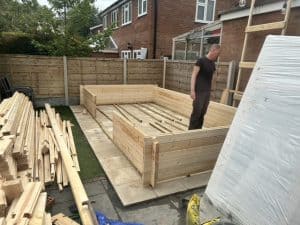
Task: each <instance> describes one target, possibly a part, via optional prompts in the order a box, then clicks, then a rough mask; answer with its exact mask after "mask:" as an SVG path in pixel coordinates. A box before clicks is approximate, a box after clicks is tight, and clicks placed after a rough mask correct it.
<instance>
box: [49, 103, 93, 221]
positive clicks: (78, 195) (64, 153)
mask: <svg viewBox="0 0 300 225" xmlns="http://www.w3.org/2000/svg"><path fill="white" fill-rule="evenodd" d="M45 107H46V111H47V114H48V117H49V121H50V124H51V126H52V129H53V132H54V135H55V137H56V140H57V143H58V145H59V149H60V155H61V157H62V160H63V164H64V166H65V168H66V172H67V175H68V178H69V182H70V185H71V189H72V192H73V196H74V198H75V202H76V205H77V208H78V211H79V214H80V218H81V221H82V223H83V224H84V225H92V224H94V225H96V224H97V220H96V219H95V216H94V214H93V213H94V212H92V210H91V209H90V208H89V199H88V196H87V194H86V192H85V190H84V187H83V184H82V182H81V180H80V177H79V174H78V172H77V171H76V169H75V168H74V167H73V161H72V158H71V156H70V154H69V151H68V148H67V145H66V142H65V140H64V139H63V134H62V131H61V129H60V127H59V125H58V123H57V121H56V119H55V114H53V111H52V109H51V107H50V105H49V104H46V105H45Z"/></svg>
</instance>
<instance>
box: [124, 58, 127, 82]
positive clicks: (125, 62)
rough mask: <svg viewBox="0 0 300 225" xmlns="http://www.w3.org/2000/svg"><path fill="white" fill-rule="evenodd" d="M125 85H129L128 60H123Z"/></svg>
mask: <svg viewBox="0 0 300 225" xmlns="http://www.w3.org/2000/svg"><path fill="white" fill-rule="evenodd" d="M123 84H127V59H126V58H124V60H123Z"/></svg>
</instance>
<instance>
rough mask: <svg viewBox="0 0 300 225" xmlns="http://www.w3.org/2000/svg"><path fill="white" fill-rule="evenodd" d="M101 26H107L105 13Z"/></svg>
mask: <svg viewBox="0 0 300 225" xmlns="http://www.w3.org/2000/svg"><path fill="white" fill-rule="evenodd" d="M102 23H103V28H104V29H106V28H107V15H105V16H103V21H102Z"/></svg>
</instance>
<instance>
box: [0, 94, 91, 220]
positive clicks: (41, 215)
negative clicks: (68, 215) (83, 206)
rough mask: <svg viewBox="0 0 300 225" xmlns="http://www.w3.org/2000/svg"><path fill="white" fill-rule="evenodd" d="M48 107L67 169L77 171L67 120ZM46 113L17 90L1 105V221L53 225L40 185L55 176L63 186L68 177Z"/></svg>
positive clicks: (43, 185) (67, 181)
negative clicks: (35, 106) (58, 136)
mask: <svg viewBox="0 0 300 225" xmlns="http://www.w3.org/2000/svg"><path fill="white" fill-rule="evenodd" d="M50 110H51V112H52V113H53V114H52V115H53V118H54V119H55V122H56V124H58V126H57V129H58V130H59V132H61V133H62V136H61V137H60V140H59V141H62V142H64V143H65V144H66V148H65V149H64V154H67V155H68V157H69V158H70V161H69V163H68V169H69V170H70V168H69V167H72V168H71V170H72V171H73V170H74V173H76V174H77V175H78V171H79V164H78V159H77V153H76V148H75V144H74V139H73V134H72V124H71V123H70V121H62V120H61V118H60V115H59V114H58V113H55V111H54V109H51V108H50ZM48 115H49V114H48V113H46V111H45V110H40V111H35V110H34V109H33V105H32V102H30V101H29V99H28V97H26V96H25V95H23V94H21V93H18V92H16V93H15V94H14V95H13V96H12V97H11V98H8V99H5V100H3V101H2V103H1V104H0V225H2V224H7V225H15V224H24V225H25V224H26V225H37V224H41V225H42V224H45V225H48V224H49V225H50V224H52V221H51V215H50V214H48V213H46V211H45V207H46V202H47V193H46V192H43V190H44V188H45V185H48V184H51V183H54V182H55V181H56V183H57V184H58V187H59V189H60V190H62V189H63V187H65V186H67V185H68V183H69V179H68V178H69V177H70V176H68V173H67V168H66V167H65V164H66V163H65V162H64V159H63V157H62V154H61V153H60V151H61V147H60V145H58V140H57V136H56V135H55V132H57V130H56V131H54V130H53V128H52V126H51V123H50V119H49V117H48ZM53 118H52V120H53ZM80 183H81V181H80ZM81 185H82V184H81ZM85 202H88V199H85ZM65 220H67V219H64V221H65Z"/></svg>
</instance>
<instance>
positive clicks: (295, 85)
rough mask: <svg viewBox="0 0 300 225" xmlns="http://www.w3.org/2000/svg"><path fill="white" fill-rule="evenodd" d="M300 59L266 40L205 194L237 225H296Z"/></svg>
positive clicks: (297, 47)
mask: <svg viewBox="0 0 300 225" xmlns="http://www.w3.org/2000/svg"><path fill="white" fill-rule="evenodd" d="M299 53H300V37H288V36H268V37H267V39H266V41H265V43H264V46H263V48H262V50H261V53H260V55H259V58H258V60H257V63H256V66H255V68H254V70H253V73H252V76H251V78H250V80H249V83H248V86H247V88H246V91H245V93H244V96H243V98H242V101H241V103H240V106H239V108H238V110H237V113H236V115H235V118H234V120H233V123H232V125H231V127H230V130H229V132H228V135H227V137H226V140H225V143H224V145H223V148H222V150H221V153H220V155H219V158H218V160H217V163H216V166H215V169H214V171H213V174H212V176H211V179H210V181H209V184H208V187H207V189H206V195H207V197H208V198H209V199H210V200H211V202H212V203H213V205H214V206H215V207H217V208H218V209H219V211H221V212H222V213H223V214H225V215H226V214H227V215H231V216H232V217H233V219H234V221H235V222H237V223H239V224H246V225H262V224H264V225H285V224H291V225H292V224H293V225H294V224H300V216H299V210H300V176H299V171H300V72H299V71H300V54H299Z"/></svg>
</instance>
